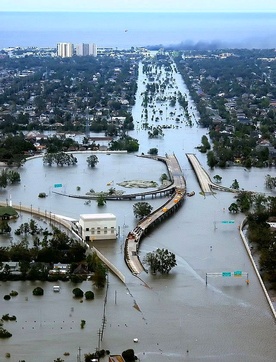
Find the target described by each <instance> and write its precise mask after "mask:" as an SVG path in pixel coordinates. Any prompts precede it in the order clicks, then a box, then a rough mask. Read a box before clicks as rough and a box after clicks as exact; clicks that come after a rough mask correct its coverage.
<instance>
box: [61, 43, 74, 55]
mask: <svg viewBox="0 0 276 362" xmlns="http://www.w3.org/2000/svg"><path fill="white" fill-rule="evenodd" d="M57 55H58V56H59V57H61V58H70V57H72V56H73V55H74V45H73V44H72V43H58V44H57Z"/></svg>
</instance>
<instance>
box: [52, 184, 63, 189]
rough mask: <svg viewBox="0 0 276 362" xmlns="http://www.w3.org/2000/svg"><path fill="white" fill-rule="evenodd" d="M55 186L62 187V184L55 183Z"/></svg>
mask: <svg viewBox="0 0 276 362" xmlns="http://www.w3.org/2000/svg"><path fill="white" fill-rule="evenodd" d="M54 187H55V188H57V187H62V184H54Z"/></svg>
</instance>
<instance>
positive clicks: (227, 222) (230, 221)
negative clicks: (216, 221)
mask: <svg viewBox="0 0 276 362" xmlns="http://www.w3.org/2000/svg"><path fill="white" fill-rule="evenodd" d="M221 223H222V224H234V223H235V221H234V220H222V222H221Z"/></svg>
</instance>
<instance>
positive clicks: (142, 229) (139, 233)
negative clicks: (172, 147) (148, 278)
mask: <svg viewBox="0 0 276 362" xmlns="http://www.w3.org/2000/svg"><path fill="white" fill-rule="evenodd" d="M156 159H158V160H161V161H163V162H166V165H167V168H168V172H169V174H170V178H171V180H172V185H171V186H170V187H171V188H172V189H173V193H172V196H171V197H170V199H169V200H168V201H167V202H166V203H165V204H164V205H162V206H161V207H160V208H158V209H156V210H155V211H154V212H152V213H151V214H150V215H148V216H147V217H146V218H144V219H143V220H142V221H140V222H139V223H138V224H137V226H136V227H135V228H134V230H132V231H131V232H129V234H128V236H127V238H126V240H125V248H124V251H125V261H126V263H127V265H128V267H129V269H130V271H131V272H132V273H133V274H135V275H137V274H140V273H141V272H142V271H144V270H145V269H144V267H143V265H142V263H141V261H140V259H139V255H138V252H139V244H140V241H141V239H142V237H143V236H144V235H145V234H146V233H147V231H149V230H150V229H151V228H153V227H154V226H155V225H156V224H158V223H160V222H163V220H164V219H165V218H167V217H169V216H170V215H172V214H173V213H174V212H175V211H176V210H177V209H178V208H179V206H180V205H182V203H183V201H184V196H185V193H186V183H185V179H184V176H183V174H182V171H181V168H180V166H179V163H178V161H177V159H176V157H175V155H171V156H167V157H162V158H161V157H158V156H156Z"/></svg>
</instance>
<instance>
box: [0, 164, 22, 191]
mask: <svg viewBox="0 0 276 362" xmlns="http://www.w3.org/2000/svg"><path fill="white" fill-rule="evenodd" d="M18 182H20V174H19V173H18V172H17V171H14V170H9V169H7V168H4V169H2V170H1V172H0V187H2V188H3V189H4V188H6V187H7V186H8V185H13V184H16V183H18Z"/></svg>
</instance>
